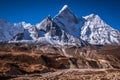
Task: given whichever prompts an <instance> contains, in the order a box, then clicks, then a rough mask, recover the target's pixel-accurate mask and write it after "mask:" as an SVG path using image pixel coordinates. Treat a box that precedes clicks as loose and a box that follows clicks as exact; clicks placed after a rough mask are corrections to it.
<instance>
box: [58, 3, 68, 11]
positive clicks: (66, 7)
mask: <svg viewBox="0 0 120 80" xmlns="http://www.w3.org/2000/svg"><path fill="white" fill-rule="evenodd" d="M66 9H68V5H64V6H63V8H62V9H61V10H60V11H59V13H61V12H62V11H64V10H66Z"/></svg>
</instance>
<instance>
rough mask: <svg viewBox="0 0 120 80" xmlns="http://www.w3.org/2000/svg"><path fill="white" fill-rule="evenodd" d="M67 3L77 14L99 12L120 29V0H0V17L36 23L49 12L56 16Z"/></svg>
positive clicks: (104, 18)
mask: <svg viewBox="0 0 120 80" xmlns="http://www.w3.org/2000/svg"><path fill="white" fill-rule="evenodd" d="M65 4H67V5H68V6H69V8H70V9H71V10H72V12H73V13H75V14H76V15H77V16H86V15H89V14H91V13H93V14H98V15H99V16H100V17H101V18H102V19H103V20H104V21H105V22H106V23H107V24H109V25H110V26H112V27H114V28H116V29H118V30H119V31H120V22H119V21H120V0H0V18H2V19H5V20H7V21H9V22H21V21H25V22H28V23H32V24H36V23H39V22H40V21H42V20H43V19H44V18H45V17H46V16H48V15H49V14H50V15H51V17H54V16H55V15H56V14H57V13H58V12H59V10H60V9H61V8H62V7H63V6H64V5H65Z"/></svg>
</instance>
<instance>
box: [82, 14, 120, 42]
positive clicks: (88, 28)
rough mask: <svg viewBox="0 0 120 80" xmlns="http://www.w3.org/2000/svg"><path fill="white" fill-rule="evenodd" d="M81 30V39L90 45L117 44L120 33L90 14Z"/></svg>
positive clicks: (119, 40)
mask: <svg viewBox="0 0 120 80" xmlns="http://www.w3.org/2000/svg"><path fill="white" fill-rule="evenodd" d="M84 18H85V20H86V21H85V24H84V26H83V27H82V28H81V38H82V39H83V40H85V41H88V42H89V43H91V44H112V43H113V44H115V43H116V44H118V43H120V32H119V31H117V30H115V29H113V28H112V27H110V26H109V25H107V24H106V23H105V22H104V21H103V20H102V19H101V18H100V17H99V16H98V15H94V14H90V15H88V16H86V17H84Z"/></svg>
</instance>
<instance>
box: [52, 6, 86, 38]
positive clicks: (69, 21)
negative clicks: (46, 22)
mask: <svg viewBox="0 0 120 80" xmlns="http://www.w3.org/2000/svg"><path fill="white" fill-rule="evenodd" d="M53 21H54V22H55V23H56V24H57V25H58V26H59V27H60V28H61V29H63V30H64V31H65V32H67V33H69V34H71V35H73V36H75V37H77V38H80V28H81V27H82V26H83V24H84V19H81V18H78V17H77V16H76V15H75V14H74V13H73V12H72V11H71V10H70V9H68V6H66V5H65V6H64V7H63V8H62V10H60V12H59V13H58V14H57V15H56V16H55V17H54V18H53Z"/></svg>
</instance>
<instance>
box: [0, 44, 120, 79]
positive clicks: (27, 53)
mask: <svg viewBox="0 0 120 80" xmlns="http://www.w3.org/2000/svg"><path fill="white" fill-rule="evenodd" d="M119 53H120V46H88V47H75V46H64V47H62V46H52V45H33V44H32V45H31V44H20V43H19V44H18V43H17V44H15V43H14V44H13V43H11V44H6V43H1V44H0V66H1V67H0V78H1V79H9V78H10V79H12V78H16V79H18V80H19V79H20V76H21V77H22V78H21V80H23V79H27V78H28V79H32V78H33V79H36V80H39V78H40V79H47V78H50V80H53V79H65V78H66V79H70V77H67V76H68V75H69V74H71V76H73V77H72V79H79V78H80V77H82V76H86V75H88V77H89V78H90V76H91V75H95V76H101V77H100V79H102V78H104V77H103V76H105V78H106V79H111V80H112V79H113V78H112V76H116V77H115V79H118V78H119V77H117V76H118V75H119V74H120V72H119V69H120V54H119ZM66 69H68V70H66ZM71 69H81V70H80V71H79V70H71ZM83 69H87V70H85V72H84V71H83V72H81V71H82V70H83ZM94 69H96V70H94ZM116 69H117V70H116ZM106 71H107V72H106ZM57 72H58V75H57V74H56V73H57ZM77 73H78V74H77ZM89 73H90V74H89ZM103 73H104V74H103ZM49 74H51V75H49ZM52 74H53V75H52ZM81 74H83V75H81ZM63 75H64V77H63ZM107 75H108V76H109V75H110V77H109V78H108V77H107ZM45 76H46V77H45ZM65 76H66V77H65ZM31 77H32V78H31ZM78 77H79V78H78ZM86 78H87V77H85V79H83V80H86ZM94 78H95V77H94ZM95 79H96V78H95Z"/></svg>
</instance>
